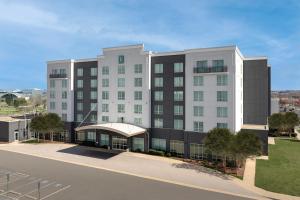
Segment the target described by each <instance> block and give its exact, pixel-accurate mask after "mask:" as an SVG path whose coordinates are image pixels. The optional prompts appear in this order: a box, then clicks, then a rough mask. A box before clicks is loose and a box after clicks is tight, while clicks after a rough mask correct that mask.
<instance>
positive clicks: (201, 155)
mask: <svg viewBox="0 0 300 200" xmlns="http://www.w3.org/2000/svg"><path fill="white" fill-rule="evenodd" d="M190 158H191V159H197V160H203V159H206V158H207V154H206V152H205V148H204V145H203V144H196V143H191V144H190Z"/></svg>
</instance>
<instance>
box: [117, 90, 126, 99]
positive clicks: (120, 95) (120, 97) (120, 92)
mask: <svg viewBox="0 0 300 200" xmlns="http://www.w3.org/2000/svg"><path fill="white" fill-rule="evenodd" d="M118 100H125V92H124V91H118Z"/></svg>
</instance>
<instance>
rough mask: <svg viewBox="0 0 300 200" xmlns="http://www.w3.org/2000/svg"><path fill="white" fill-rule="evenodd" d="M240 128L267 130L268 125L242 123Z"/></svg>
mask: <svg viewBox="0 0 300 200" xmlns="http://www.w3.org/2000/svg"><path fill="white" fill-rule="evenodd" d="M242 129H249V130H269V127H268V126H267V125H260V124H243V125H242Z"/></svg>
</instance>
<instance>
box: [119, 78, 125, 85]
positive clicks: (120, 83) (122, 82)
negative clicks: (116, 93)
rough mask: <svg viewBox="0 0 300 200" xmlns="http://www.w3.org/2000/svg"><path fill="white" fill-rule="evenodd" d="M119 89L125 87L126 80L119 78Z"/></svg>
mask: <svg viewBox="0 0 300 200" xmlns="http://www.w3.org/2000/svg"><path fill="white" fill-rule="evenodd" d="M118 87H125V78H118Z"/></svg>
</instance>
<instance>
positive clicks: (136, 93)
mask: <svg viewBox="0 0 300 200" xmlns="http://www.w3.org/2000/svg"><path fill="white" fill-rule="evenodd" d="M142 99H143V92H142V91H134V100H142Z"/></svg>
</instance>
